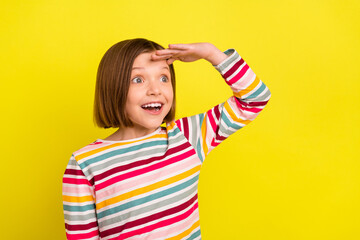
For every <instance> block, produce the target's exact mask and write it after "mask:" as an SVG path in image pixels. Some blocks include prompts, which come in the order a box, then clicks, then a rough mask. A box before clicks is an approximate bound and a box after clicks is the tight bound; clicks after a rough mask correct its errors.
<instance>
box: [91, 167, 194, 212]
mask: <svg viewBox="0 0 360 240" xmlns="http://www.w3.org/2000/svg"><path fill="white" fill-rule="evenodd" d="M198 180H199V173H197V174H196V176H195V177H193V178H191V179H189V180H187V181H186V182H183V183H181V184H179V185H177V186H174V187H172V188H169V189H165V190H164V191H161V192H158V193H154V194H151V195H149V196H146V197H143V198H140V199H136V200H134V201H131V202H127V203H125V204H123V205H120V206H117V207H114V208H111V209H108V210H105V211H103V212H100V213H99V212H98V214H97V217H98V219H101V218H103V217H106V216H109V215H111V214H115V213H117V212H121V211H124V210H126V209H129V208H132V207H135V206H138V205H141V204H144V203H147V202H150V201H153V200H156V199H159V198H161V197H164V196H167V195H169V194H172V193H175V192H178V191H181V190H183V189H184V188H186V187H188V186H190V185H191V184H193V183H195V182H197V181H198Z"/></svg>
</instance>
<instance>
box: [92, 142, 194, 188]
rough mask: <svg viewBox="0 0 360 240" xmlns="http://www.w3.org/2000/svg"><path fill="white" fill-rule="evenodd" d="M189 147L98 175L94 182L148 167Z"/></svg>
mask: <svg viewBox="0 0 360 240" xmlns="http://www.w3.org/2000/svg"><path fill="white" fill-rule="evenodd" d="M188 147H189V145H188V144H186V143H184V144H182V145H179V146H177V147H175V148H170V149H168V150H167V151H166V153H165V154H164V155H163V156H157V157H152V158H149V159H145V160H142V161H135V162H132V163H129V164H126V165H123V166H119V167H115V168H111V169H109V170H108V171H106V172H103V173H101V174H98V175H96V176H94V180H95V181H100V180H102V179H104V178H107V177H109V176H111V175H114V174H117V173H121V172H124V171H127V170H129V169H132V168H137V167H140V166H144V165H148V164H150V163H152V162H154V161H158V160H161V159H164V158H166V157H167V156H169V155H171V154H174V153H177V152H180V151H182V150H184V149H186V148H188ZM96 189H97V190H99V189H98V188H96Z"/></svg>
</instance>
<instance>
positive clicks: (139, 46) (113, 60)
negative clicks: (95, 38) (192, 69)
mask: <svg viewBox="0 0 360 240" xmlns="http://www.w3.org/2000/svg"><path fill="white" fill-rule="evenodd" d="M160 49H164V47H162V46H161V45H159V44H157V43H155V42H153V41H150V40H147V39H144V38H135V39H128V40H124V41H121V42H118V43H116V44H114V45H113V46H112V47H111V48H109V49H108V50H107V52H106V53H105V55H104V56H103V57H102V59H101V61H100V64H99V68H98V71H97V77H96V87H95V99H94V123H95V125H97V126H98V127H100V128H105V129H106V128H123V127H132V126H134V125H133V123H132V122H131V120H130V119H129V118H128V116H127V113H126V111H125V103H126V99H127V95H128V92H129V87H130V78H131V71H132V66H133V64H134V60H135V58H136V57H137V56H139V55H140V54H141V53H145V52H153V51H155V50H160ZM169 68H170V76H171V84H172V88H173V94H174V100H173V103H172V106H171V109H170V111H169V113H168V114H167V115H166V116H165V118H164V120H163V123H164V122H171V121H173V120H174V118H175V71H174V66H173V64H171V65H169Z"/></svg>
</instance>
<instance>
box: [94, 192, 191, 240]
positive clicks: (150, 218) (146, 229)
mask: <svg viewBox="0 0 360 240" xmlns="http://www.w3.org/2000/svg"><path fill="white" fill-rule="evenodd" d="M196 200H197V194H196V195H194V197H192V198H191V199H190V200H188V201H186V202H184V203H183V204H180V205H179V206H176V207H173V208H170V209H167V210H165V211H162V212H158V213H155V214H153V215H150V216H147V217H144V218H141V219H137V220H134V221H132V222H127V223H125V224H124V225H121V226H119V227H115V228H112V229H109V230H106V231H103V232H101V237H107V236H109V235H112V234H116V233H121V232H123V231H124V230H125V229H128V228H133V227H137V226H140V225H144V224H146V223H149V222H152V221H154V220H157V219H160V218H163V217H166V216H169V215H172V214H175V213H178V212H181V211H182V210H184V209H186V208H187V207H189V206H191V204H193V203H194V202H195V201H196ZM196 208H197V204H196V207H195V206H194V207H192V209H193V210H192V211H194V210H195V209H196ZM188 212H189V211H188ZM187 215H190V214H187ZM180 216H181V217H180V218H179V220H178V221H181V220H183V219H185V216H184V214H181V215H180ZM165 221H166V222H174V221H171V220H170V219H167V220H165ZM163 222H164V221H163ZM159 224H160V225H161V222H159V223H156V224H153V225H150V226H147V227H144V228H140V229H137V230H135V231H131V232H127V233H124V234H122V235H120V236H119V237H118V238H117V239H118V240H120V239H126V238H129V237H131V236H135V235H139V234H143V233H146V232H150V231H152V230H154V229H158V228H159V226H158V225H159Z"/></svg>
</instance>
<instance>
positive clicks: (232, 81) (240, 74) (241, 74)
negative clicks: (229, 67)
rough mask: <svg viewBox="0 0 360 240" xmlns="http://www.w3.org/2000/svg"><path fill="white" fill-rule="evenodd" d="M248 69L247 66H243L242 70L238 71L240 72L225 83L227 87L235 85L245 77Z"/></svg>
mask: <svg viewBox="0 0 360 240" xmlns="http://www.w3.org/2000/svg"><path fill="white" fill-rule="evenodd" d="M248 69H249V66H248V65H247V64H245V66H243V68H242V69H241V70H240V72H238V73H237V74H236V75H235V76H234V77H233V78H232V79H231V80H228V81H227V83H228V84H229V85H232V84H234V83H236V82H237V81H239V79H240V78H242V77H243V76H244V75H245V73H246V71H247V70H248Z"/></svg>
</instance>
